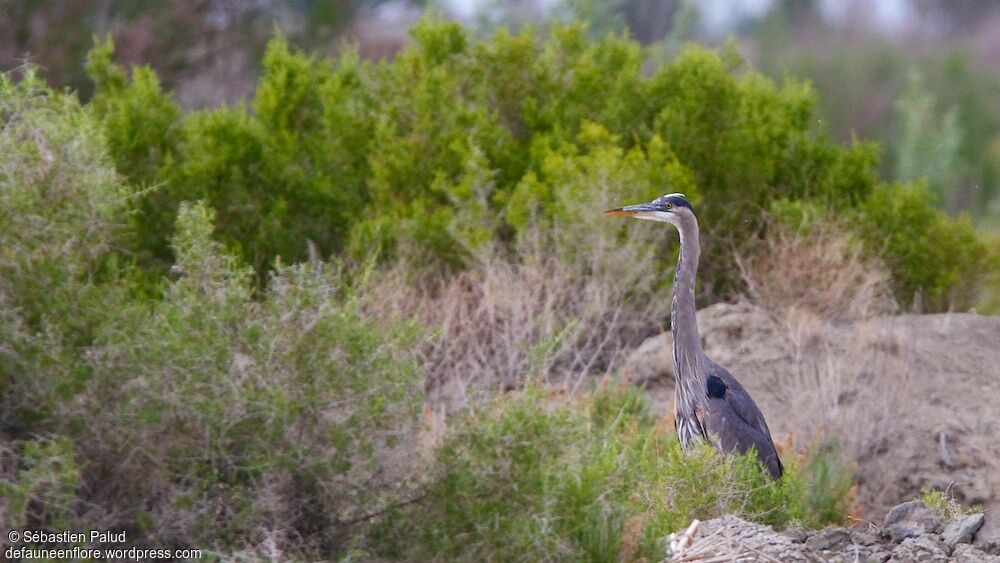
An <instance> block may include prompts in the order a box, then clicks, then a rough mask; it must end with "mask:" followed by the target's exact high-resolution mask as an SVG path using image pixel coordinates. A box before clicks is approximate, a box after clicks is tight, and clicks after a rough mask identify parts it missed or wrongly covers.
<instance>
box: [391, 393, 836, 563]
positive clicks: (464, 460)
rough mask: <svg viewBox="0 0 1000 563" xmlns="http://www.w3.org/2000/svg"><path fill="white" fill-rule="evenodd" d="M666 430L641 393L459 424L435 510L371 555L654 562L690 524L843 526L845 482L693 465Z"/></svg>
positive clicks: (512, 408)
mask: <svg viewBox="0 0 1000 563" xmlns="http://www.w3.org/2000/svg"><path fill="white" fill-rule="evenodd" d="M669 426H670V422H669V421H661V422H659V423H656V422H654V421H653V420H652V419H651V418H650V416H649V415H648V414H647V412H646V409H645V404H644V402H643V399H642V397H641V396H640V395H639V392H638V391H635V390H629V389H624V388H618V387H616V386H608V387H604V388H602V389H600V390H598V391H597V392H596V393H595V394H593V395H586V396H580V397H576V398H569V397H567V396H564V395H561V394H559V393H553V392H551V391H547V390H546V389H544V388H542V387H539V386H528V387H527V388H526V389H525V390H524V391H523V392H520V393H518V394H517V396H514V397H509V396H508V397H503V398H501V399H499V400H497V401H496V402H495V403H494V404H492V405H487V406H486V407H485V408H483V409H481V410H477V411H476V412H475V413H474V414H471V415H469V416H468V417H466V418H464V419H462V420H460V421H458V422H457V424H456V426H455V430H454V431H453V432H452V434H451V435H450V436H449V437H448V438H447V439H446V441H445V443H444V446H443V447H442V448H441V449H440V451H439V465H438V469H437V473H436V474H435V476H434V478H433V481H432V483H431V484H430V485H429V488H428V491H427V501H426V502H425V503H422V504H420V505H418V506H416V507H415V508H413V509H411V510H404V511H399V512H396V513H394V514H392V515H391V516H389V517H387V518H385V519H384V521H383V522H382V523H381V525H379V526H377V527H375V529H374V538H373V539H374V542H373V545H374V546H376V549H377V550H378V551H379V554H380V555H388V556H392V557H403V558H405V559H408V560H420V561H425V560H430V559H441V560H456V559H457V560H470V561H482V560H512V559H529V560H532V561H541V560H571V561H580V560H585V561H620V560H634V559H636V558H637V557H645V558H648V559H649V560H654V559H659V558H662V556H663V549H664V547H665V546H663V545H662V544H661V543H660V542H661V541H662V539H663V538H664V537H666V536H667V535H668V534H670V533H671V532H674V531H677V530H678V529H682V528H683V527H686V526H687V525H688V524H690V522H691V520H692V519H693V518H699V519H706V518H711V517H713V516H717V515H721V514H728V513H733V514H740V515H743V516H744V517H748V518H752V519H754V520H758V521H762V522H767V523H769V524H772V525H774V526H776V527H779V528H782V527H785V526H789V525H792V524H805V525H813V526H815V525H822V524H825V523H828V522H838V521H840V520H841V519H843V518H844V510H843V509H844V508H845V507H844V506H843V504H844V500H845V499H847V498H848V496H847V495H848V488H849V486H850V485H849V480H848V481H847V486H845V482H844V481H843V479H842V478H841V479H834V480H828V481H826V482H823V481H821V480H820V479H816V478H814V477H813V476H812V474H807V475H802V474H800V473H799V470H798V469H797V464H796V463H795V462H794V460H788V459H786V466H787V472H786V475H785V476H784V477H783V478H782V479H781V480H780V481H777V482H775V481H771V480H770V479H768V478H767V477H766V476H765V475H764V473H763V471H762V470H761V468H760V466H759V465H758V463H757V460H756V457H755V456H753V455H752V456H747V457H736V458H731V459H727V460H726V461H725V462H721V463H720V461H719V458H718V457H717V455H716V454H715V453H714V452H713V451H712V450H711V449H710V448H708V447H705V448H703V449H699V450H697V451H695V452H693V453H688V454H685V453H684V452H683V451H682V450H681V448H680V445H679V443H678V442H677V440H676V438H675V437H674V436H673V432H672V430H669V431H668V430H667V429H666V427H669ZM811 471H812V472H813V473H816V469H811Z"/></svg>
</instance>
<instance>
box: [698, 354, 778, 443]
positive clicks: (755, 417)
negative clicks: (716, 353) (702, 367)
mask: <svg viewBox="0 0 1000 563" xmlns="http://www.w3.org/2000/svg"><path fill="white" fill-rule="evenodd" d="M711 374H712V375H715V376H716V377H718V378H719V379H721V380H722V381H723V382H725V384H726V387H728V392H727V393H726V402H728V403H729V405H730V406H731V407H732V409H733V412H734V413H735V414H736V416H738V417H739V418H740V419H741V420H742V421H743V422H744V423H746V424H747V425H749V426H750V427H751V428H754V429H756V430H757V431H758V432H760V433H761V434H763V435H764V436H766V437H767V440H768V441H769V442H771V441H772V440H771V431H770V430H769V429H768V428H767V422H766V421H765V420H764V415H763V414H762V413H761V412H760V409H759V408H758V407H757V403H755V402H754V400H753V399H752V398H751V397H750V393H747V390H746V389H744V388H743V386H742V385H740V382H739V381H737V379H736V378H735V377H733V374H731V373H729V371H728V370H726V368H724V367H722V366H720V365H718V364H712V370H711ZM771 447H772V449H773V448H774V446H773V445H772V446H771Z"/></svg>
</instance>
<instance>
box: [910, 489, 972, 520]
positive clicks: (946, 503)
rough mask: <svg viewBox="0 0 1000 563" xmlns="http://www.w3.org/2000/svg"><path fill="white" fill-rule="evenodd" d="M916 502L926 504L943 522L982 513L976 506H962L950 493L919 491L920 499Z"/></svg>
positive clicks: (930, 490) (928, 490)
mask: <svg viewBox="0 0 1000 563" xmlns="http://www.w3.org/2000/svg"><path fill="white" fill-rule="evenodd" d="M917 500H919V501H921V502H923V503H924V504H926V505H927V508H929V509H931V510H933V511H934V512H936V513H937V514H938V515H939V516H940V517H941V518H942V519H944V521H945V522H951V521H952V520H954V519H956V518H961V517H962V516H965V515H967V514H975V513H977V512H982V511H983V508H982V507H981V506H978V505H976V506H970V507H964V506H962V505H961V504H959V502H958V501H956V500H955V498H954V497H952V496H951V494H950V491H940V490H937V489H926V488H925V489H921V491H920V497H919V498H918V499H917Z"/></svg>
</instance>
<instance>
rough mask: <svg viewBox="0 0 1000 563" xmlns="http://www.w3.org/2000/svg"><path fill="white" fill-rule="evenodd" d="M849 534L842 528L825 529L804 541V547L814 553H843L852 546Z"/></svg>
mask: <svg viewBox="0 0 1000 563" xmlns="http://www.w3.org/2000/svg"><path fill="white" fill-rule="evenodd" d="M853 543H854V542H852V541H851V534H850V532H848V531H847V530H845V529H844V528H827V529H825V530H821V531H820V532H819V533H817V534H813V535H812V536H810V537H809V539H807V540H806V547H808V548H809V549H811V550H813V551H815V552H821V551H843V550H844V548H846V547H847V546H849V545H851V544H853Z"/></svg>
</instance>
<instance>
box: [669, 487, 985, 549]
mask: <svg viewBox="0 0 1000 563" xmlns="http://www.w3.org/2000/svg"><path fill="white" fill-rule="evenodd" d="M982 521H983V515H982V514H969V515H965V516H961V517H958V518H955V519H952V520H950V521H948V522H945V521H944V520H943V519H942V518H941V517H940V516H939V515H938V514H936V513H934V512H932V511H931V510H929V509H928V508H927V506H925V505H924V504H923V503H922V502H907V503H904V504H902V505H899V506H897V507H895V508H893V509H892V510H891V511H889V514H888V515H886V517H885V522H884V525H883V526H875V525H868V526H866V527H863V528H860V527H858V528H853V529H848V528H826V529H824V530H818V531H811V532H810V531H806V530H802V529H799V528H794V529H789V530H785V531H784V532H776V531H774V530H773V529H772V528H770V527H769V526H764V525H762V524H755V523H753V522H747V521H746V520H743V519H741V518H739V517H736V516H732V515H726V516H722V517H719V518H714V519H712V520H709V521H707V522H703V523H699V522H697V521H695V522H694V523H692V525H691V526H690V527H688V529H687V530H681V531H678V532H677V533H674V534H671V536H670V537H669V538H667V539H666V541H665V542H664V543H665V544H668V545H669V547H668V548H667V556H668V560H669V561H674V562H678V563H680V562H688V561H690V562H695V561H747V562H750V561H780V562H790V561H798V562H812V561H843V562H845V563H846V562H849V561H890V562H896V561H898V562H903V561H907V562H909V561H941V562H945V561H961V562H966V563H974V562H996V561H1000V556H998V554H1000V549H998V546H997V545H995V544H990V543H988V542H983V541H981V540H979V539H978V538H977V532H978V531H979V530H980V527H981V526H982ZM973 542H975V543H973Z"/></svg>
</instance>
